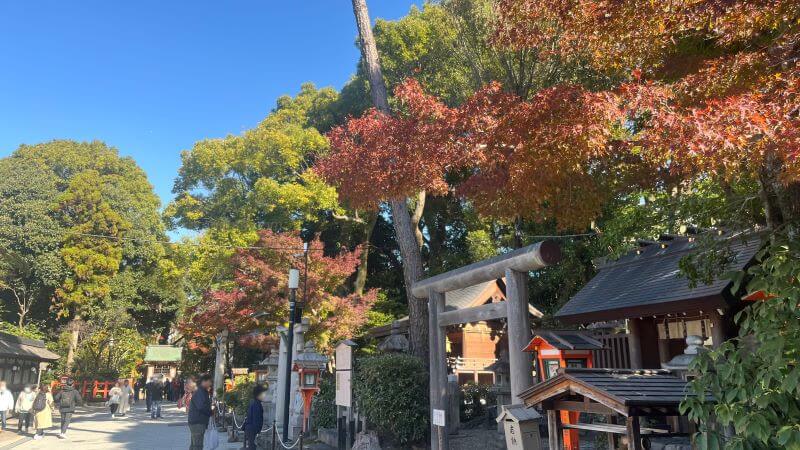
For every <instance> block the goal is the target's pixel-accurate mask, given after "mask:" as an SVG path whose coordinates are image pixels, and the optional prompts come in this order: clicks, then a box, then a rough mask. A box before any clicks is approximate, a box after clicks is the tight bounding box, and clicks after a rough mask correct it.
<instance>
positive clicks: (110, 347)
mask: <svg viewBox="0 0 800 450" xmlns="http://www.w3.org/2000/svg"><path fill="white" fill-rule="evenodd" d="M114 344H115V340H114V336H111V339H109V340H108V364H107V365H106V367H108V370H111V352H113V351H114Z"/></svg>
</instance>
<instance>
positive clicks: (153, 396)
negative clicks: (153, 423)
mask: <svg viewBox="0 0 800 450" xmlns="http://www.w3.org/2000/svg"><path fill="white" fill-rule="evenodd" d="M147 399H148V400H150V418H151V419H160V418H161V402H162V401H164V383H162V382H161V379H160V378H156V379H155V380H153V381H152V382H151V383H150V387H149V388H148V389H147Z"/></svg>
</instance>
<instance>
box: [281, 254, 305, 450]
mask: <svg viewBox="0 0 800 450" xmlns="http://www.w3.org/2000/svg"><path fill="white" fill-rule="evenodd" d="M298 287H300V271H299V270H297V269H294V268H292V269H289V327H288V328H287V330H286V373H285V376H286V383H285V389H284V392H283V439H284V441H285V442H289V402H290V397H291V390H292V381H291V380H292V350H293V349H292V347H293V346H294V324H295V322H296V321H297V316H299V315H300V314H302V309H300V308H298V307H297V288H298ZM298 311H299V314H298Z"/></svg>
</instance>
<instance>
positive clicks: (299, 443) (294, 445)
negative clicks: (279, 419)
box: [275, 433, 303, 450]
mask: <svg viewBox="0 0 800 450" xmlns="http://www.w3.org/2000/svg"><path fill="white" fill-rule="evenodd" d="M275 436H276V437H277V439H276V440H277V441H278V443H279V444H281V447H283V448H285V449H286V450H291V449H293V448H295V447H297V446H298V445H299V446H300V447H299V448H301V449H302V448H303V433H300V436H299V437H298V438H297V440H296V441H294V444H292V445H290V446H288V447H287V446H286V444H284V443H283V438H281V434H280V433H275Z"/></svg>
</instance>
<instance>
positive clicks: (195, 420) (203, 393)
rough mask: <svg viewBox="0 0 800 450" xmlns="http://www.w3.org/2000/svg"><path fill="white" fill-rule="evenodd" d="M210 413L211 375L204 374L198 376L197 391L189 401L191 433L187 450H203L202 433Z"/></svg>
mask: <svg viewBox="0 0 800 450" xmlns="http://www.w3.org/2000/svg"><path fill="white" fill-rule="evenodd" d="M211 414H212V407H211V375H208V374H206V375H203V376H202V377H200V381H199V384H198V386H197V392H195V393H194V395H193V396H192V401H191V402H189V433H191V444H190V446H189V450H203V435H204V434H205V432H206V428H207V427H208V421H209V420H210V419H211Z"/></svg>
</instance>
